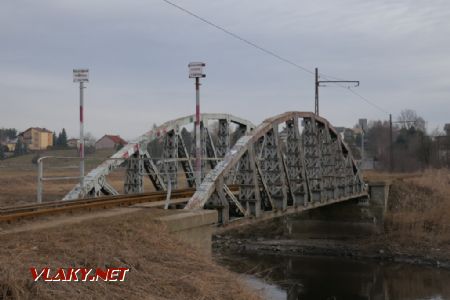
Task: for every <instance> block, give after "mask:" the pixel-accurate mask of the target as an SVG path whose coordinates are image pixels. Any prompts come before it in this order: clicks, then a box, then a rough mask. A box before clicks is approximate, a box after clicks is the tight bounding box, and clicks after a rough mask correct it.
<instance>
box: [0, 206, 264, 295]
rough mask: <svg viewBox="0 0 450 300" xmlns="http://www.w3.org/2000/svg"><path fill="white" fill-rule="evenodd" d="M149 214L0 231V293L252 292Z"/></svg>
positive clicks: (243, 293)
mask: <svg viewBox="0 0 450 300" xmlns="http://www.w3.org/2000/svg"><path fill="white" fill-rule="evenodd" d="M148 214H149V212H148V211H144V212H141V213H138V214H132V215H128V216H125V217H124V218H121V219H116V220H114V219H111V218H110V219H97V220H94V221H89V222H88V223H84V224H80V225H77V226H63V227H60V228H52V229H49V230H46V231H40V232H32V231H28V232H25V233H21V234H20V235H18V234H15V235H11V234H10V235H5V234H3V235H0V241H1V245H2V247H1V248H0V298H1V299H3V298H5V296H8V297H9V298H14V299H54V298H62V299H68V298H81V297H82V298H87V299H105V298H108V299H258V296H257V295H255V294H254V293H253V292H252V291H249V290H248V289H247V287H246V286H244V285H242V284H241V283H240V282H239V277H238V276H237V275H235V274H232V273H230V272H229V271H227V270H226V269H224V268H222V267H220V266H218V265H216V264H214V263H213V262H212V261H211V260H210V259H209V258H206V257H203V256H201V255H199V254H198V252H196V250H195V249H193V248H191V247H190V246H187V245H185V244H183V243H181V242H179V241H177V240H174V239H173V238H172V237H171V236H169V235H168V234H167V233H166V231H165V229H164V228H162V227H158V226H157V225H155V224H154V223H152V222H149V221H148V218H149V215H148ZM31 266H34V267H37V268H42V267H45V266H48V267H50V268H53V269H54V268H58V267H66V268H67V267H87V268H96V267H98V268H105V267H129V268H130V269H131V271H130V273H129V274H128V275H127V277H126V280H125V282H110V283H107V282H83V283H80V282H72V283H48V282H43V281H39V282H36V283H35V282H32V277H31V274H30V271H29V268H30V267H31ZM2 296H3V297H2ZM8 297H6V298H8Z"/></svg>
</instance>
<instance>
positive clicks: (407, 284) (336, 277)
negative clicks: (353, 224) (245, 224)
mask: <svg viewBox="0 0 450 300" xmlns="http://www.w3.org/2000/svg"><path fill="white" fill-rule="evenodd" d="M217 260H218V261H219V263H221V264H222V265H225V266H226V267H228V268H229V269H231V270H232V271H235V272H238V273H244V274H252V275H251V276H245V278H247V279H246V280H247V281H248V283H249V284H250V285H251V286H253V287H254V288H256V289H258V290H261V291H262V293H263V294H264V295H265V297H266V298H267V299H327V300H340V299H344V300H356V299H358V300H359V299H377V300H378V299H380V300H381V299H386V300H387V299H389V300H406V299H408V300H418V299H421V300H422V299H430V300H431V299H436V300H438V299H439V300H441V299H450V271H449V270H443V269H439V268H431V267H423V266H414V265H409V264H395V263H386V262H379V261H373V260H353V259H343V258H335V257H318V256H311V257H305V256H301V257H298V256H297V257H289V256H277V255H255V254H252V255H243V254H236V255H225V256H223V255H222V256H220V257H218V258H217Z"/></svg>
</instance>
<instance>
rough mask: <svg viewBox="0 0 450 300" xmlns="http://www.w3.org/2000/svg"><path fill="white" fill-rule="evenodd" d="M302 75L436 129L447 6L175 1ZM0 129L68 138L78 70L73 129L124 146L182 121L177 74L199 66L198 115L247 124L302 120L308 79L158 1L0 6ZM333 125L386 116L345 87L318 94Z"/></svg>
mask: <svg viewBox="0 0 450 300" xmlns="http://www.w3.org/2000/svg"><path fill="white" fill-rule="evenodd" d="M176 3H178V4H180V5H183V6H185V7H186V8H188V9H190V10H192V11H195V12H197V13H198V14H200V15H202V16H204V17H206V18H208V19H210V20H213V21H214V22H216V23H218V24H220V25H222V26H224V27H226V28H228V29H230V30H232V31H234V32H236V33H238V34H240V35H242V36H244V37H246V38H248V39H250V40H252V41H254V42H256V43H258V44H260V45H262V46H264V47H266V48H268V49H271V50H274V51H276V52H277V53H279V54H280V55H283V56H285V57H288V58H289V59H291V60H292V61H295V62H297V63H298V64H301V65H304V66H305V67H307V68H309V69H313V68H314V67H316V66H317V67H319V68H320V71H322V72H324V73H326V74H330V75H334V76H338V77H340V78H347V79H357V80H361V86H360V87H359V88H358V90H357V91H358V92H359V93H361V94H363V95H364V96H365V97H367V98H369V99H371V100H372V101H373V102H375V103H377V104H378V105H379V106H381V107H383V108H384V109H386V110H388V111H390V112H392V113H393V115H394V116H395V115H397V114H398V113H399V111H400V110H401V109H403V108H412V109H415V110H417V112H418V113H419V114H420V115H422V116H423V117H424V118H425V119H426V120H428V122H429V126H430V127H435V126H437V125H442V124H443V123H445V122H449V121H450V120H449V118H448V115H449V111H450V102H449V101H450V99H449V92H450V76H449V75H450V71H449V70H450V54H449V53H450V52H449V49H450V40H448V36H450V26H449V25H450V24H449V22H450V21H449V20H450V3H449V2H448V1H438V0H435V1H433V0H432V1H408V0H397V1H381V0H379V1H368V0H364V1H363V0H359V1H356V0H344V1H332V0H324V1H320V2H317V1H316V2H312V1H294V0H290V1H254V0H253V1H250V0H241V1H237V0H232V1H231V0H230V1H193V0H189V1H182V2H181V1H177V2H176ZM1 6H2V9H0V39H1V41H2V43H1V44H0V66H1V68H0V101H1V103H2V104H3V105H2V109H1V111H0V126H6V127H17V128H19V129H25V128H26V127H29V126H45V127H47V128H50V129H54V130H60V129H61V128H62V127H66V129H68V132H69V135H74V136H75V135H77V134H78V123H77V122H78V116H77V111H78V90H77V86H76V85H75V84H74V83H72V78H71V76H72V74H71V70H72V68H74V67H78V66H80V67H89V68H90V70H91V82H90V83H89V84H88V87H87V90H86V110H87V111H86V126H87V131H90V132H92V133H93V134H94V135H96V136H101V135H102V134H104V133H119V134H121V135H123V136H125V137H127V138H132V137H135V136H138V135H139V134H141V133H143V132H145V131H146V130H148V128H149V127H150V126H151V125H152V124H153V123H158V124H159V123H162V122H164V121H166V120H169V119H172V118H175V117H179V116H182V115H186V114H189V113H192V112H193V111H194V89H193V82H192V80H189V79H188V78H187V63H188V62H189V61H192V60H203V61H205V62H206V63H207V67H206V71H207V78H206V79H205V80H203V86H202V105H203V110H204V111H209V112H214V111H222V112H229V113H233V114H236V115H240V116H242V117H244V118H248V119H250V120H252V121H254V122H256V123H257V122H260V121H261V120H263V119H265V118H266V117H269V116H272V115H274V114H277V113H281V112H284V111H288V110H306V111H311V110H313V98H314V96H313V91H314V89H313V77H312V76H311V75H310V74H307V73H304V72H302V71H300V70H297V69H295V68H293V67H292V66H289V65H286V64H283V63H281V62H279V61H277V60H276V59H274V58H273V57H270V56H268V55H266V54H264V53H261V52H259V51H258V50H256V49H253V48H251V47H248V46H247V45H245V44H243V43H241V42H239V41H236V40H234V39H232V38H230V37H229V36H227V35H225V34H223V33H222V32H220V31H217V30H215V29H213V28H211V27H208V26H206V25H205V24H203V23H201V22H200V21H198V20H196V19H193V18H192V17H190V16H187V15H185V14H183V13H182V12H180V11H178V10H176V9H174V8H172V7H171V6H169V5H167V4H166V3H164V2H163V1H160V0H153V1H143V0H131V1H87V0H78V1H72V0H71V1H51V0H42V1H31V0H28V1H26V0H16V1H3V3H2V4H1ZM321 114H322V115H323V116H325V117H326V118H328V119H329V120H330V121H331V122H332V123H333V124H335V125H347V126H351V125H353V124H354V123H355V122H356V120H357V118H359V117H367V118H369V119H382V118H387V116H386V115H385V114H384V113H382V112H380V111H378V110H376V109H374V108H373V107H372V106H370V105H368V104H367V103H365V102H363V101H361V100H360V99H359V98H357V97H355V96H354V95H352V94H351V93H349V92H348V91H346V90H345V89H340V88H332V87H329V88H328V87H327V88H323V89H321Z"/></svg>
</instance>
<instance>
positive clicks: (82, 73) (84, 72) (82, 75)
mask: <svg viewBox="0 0 450 300" xmlns="http://www.w3.org/2000/svg"><path fill="white" fill-rule="evenodd" d="M73 82H79V83H80V190H81V193H80V195H81V197H84V194H83V191H84V93H83V90H84V88H85V87H84V82H89V69H74V70H73Z"/></svg>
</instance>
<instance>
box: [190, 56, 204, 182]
mask: <svg viewBox="0 0 450 300" xmlns="http://www.w3.org/2000/svg"><path fill="white" fill-rule="evenodd" d="M204 66H205V63H202V62H191V63H189V65H188V67H189V78H195V187H196V188H197V189H198V188H199V187H200V184H201V182H202V161H201V155H202V150H201V142H200V141H201V140H200V139H201V136H200V78H205V77H206V75H205V74H203V67H204Z"/></svg>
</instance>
